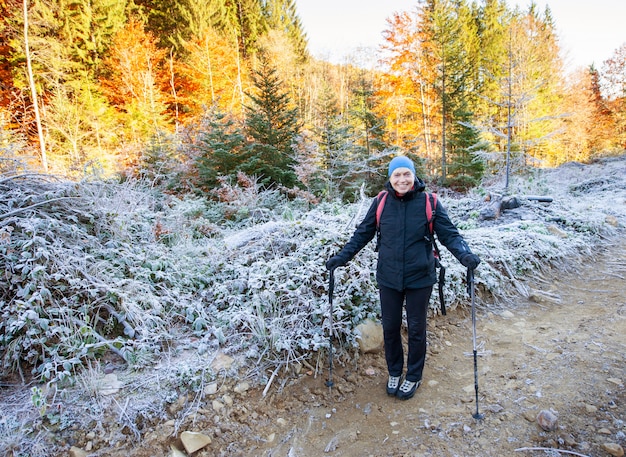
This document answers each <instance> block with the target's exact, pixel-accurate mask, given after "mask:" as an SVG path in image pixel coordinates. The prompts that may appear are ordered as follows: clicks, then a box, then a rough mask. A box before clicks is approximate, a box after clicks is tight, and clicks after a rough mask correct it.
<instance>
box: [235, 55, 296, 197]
mask: <svg viewBox="0 0 626 457" xmlns="http://www.w3.org/2000/svg"><path fill="white" fill-rule="evenodd" d="M252 81H253V83H254V87H255V89H256V91H255V93H251V94H248V95H249V97H250V100H251V101H252V104H251V105H249V106H246V114H247V116H246V132H247V134H248V135H249V136H250V137H251V142H250V144H249V145H248V146H247V151H246V154H245V157H246V161H245V163H244V164H243V165H242V171H244V172H245V173H247V174H248V175H256V176H257V177H258V178H259V182H260V183H261V184H264V185H267V186H269V185H273V184H282V185H284V186H286V187H293V186H294V185H296V183H297V178H296V174H295V172H294V165H295V156H294V151H293V147H292V146H293V144H294V142H295V136H296V135H297V134H298V132H299V130H300V123H299V121H298V113H297V110H296V109H295V108H293V107H292V104H291V100H290V99H289V96H288V95H287V93H286V91H285V90H284V89H283V87H282V83H281V81H280V80H279V78H278V77H277V76H276V69H275V68H274V67H272V66H271V64H270V62H269V61H268V60H267V58H266V56H265V54H264V53H262V52H261V53H260V54H259V66H258V68H257V69H256V70H255V71H254V72H253V74H252Z"/></svg>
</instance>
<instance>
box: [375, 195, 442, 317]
mask: <svg viewBox="0 0 626 457" xmlns="http://www.w3.org/2000/svg"><path fill="white" fill-rule="evenodd" d="M388 194H389V192H388V191H386V190H383V191H381V192H380V193H379V194H378V196H377V197H376V200H377V201H378V203H377V206H376V251H378V247H379V245H380V217H381V215H382V214H383V209H385V201H386V200H387V195H388ZM424 195H425V196H426V221H427V223H428V232H429V233H430V241H432V243H433V254H434V256H435V267H436V268H439V280H438V281H437V282H438V283H439V302H440V303H441V314H443V315H444V316H445V315H446V304H445V301H444V297H443V285H444V283H445V277H446V268H445V267H444V266H443V265H442V264H441V262H440V261H439V259H440V256H439V246H437V243H436V241H435V229H434V224H435V216H436V214H437V194H429V193H428V192H424Z"/></svg>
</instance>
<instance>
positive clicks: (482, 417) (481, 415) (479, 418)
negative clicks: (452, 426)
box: [472, 412, 485, 420]
mask: <svg viewBox="0 0 626 457" xmlns="http://www.w3.org/2000/svg"><path fill="white" fill-rule="evenodd" d="M472 417H473V418H474V419H476V420H481V419H484V417H485V415H484V414H481V413H479V412H476V413H474V414H472Z"/></svg>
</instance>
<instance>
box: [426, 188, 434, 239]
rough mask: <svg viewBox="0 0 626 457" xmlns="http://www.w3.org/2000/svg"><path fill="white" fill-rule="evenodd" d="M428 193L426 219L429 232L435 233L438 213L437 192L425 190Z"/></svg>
mask: <svg viewBox="0 0 626 457" xmlns="http://www.w3.org/2000/svg"><path fill="white" fill-rule="evenodd" d="M424 194H425V195H426V220H427V221H428V232H429V233H430V234H431V236H432V235H433V233H435V227H434V224H435V215H436V214H437V194H429V193H428V192H424Z"/></svg>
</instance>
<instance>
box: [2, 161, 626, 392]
mask: <svg viewBox="0 0 626 457" xmlns="http://www.w3.org/2000/svg"><path fill="white" fill-rule="evenodd" d="M620 166H621V167H622V168H621V170H623V161H622V162H616V163H615V164H612V163H607V166H606V167H605V169H604V170H603V172H602V173H601V174H602V176H603V178H602V180H598V179H597V178H598V177H599V176H597V175H594V174H593V173H595V172H591V171H590V170H589V169H586V168H584V169H582V170H580V169H578V167H571V168H567V169H565V170H561V171H560V173H558V172H557V171H548V170H544V171H542V172H541V173H539V174H538V175H540V176H539V178H538V179H534V180H533V181H532V182H530V181H529V180H528V179H525V180H522V181H518V180H517V179H515V180H513V181H512V185H511V189H512V191H514V192H516V193H517V194H518V195H519V196H520V199H521V200H522V206H521V207H520V208H518V209H515V210H507V211H505V212H504V213H503V214H502V215H501V217H500V219H498V220H496V221H482V220H480V219H479V217H478V215H479V214H480V209H481V206H482V205H483V204H484V203H483V196H482V195H477V194H473V193H470V194H468V195H467V196H465V197H462V198H461V197H459V196H454V197H452V196H449V195H446V194H444V193H442V194H441V195H440V198H441V201H442V203H443V204H444V205H445V206H446V208H447V210H448V213H449V215H450V217H451V219H452V220H453V222H455V223H457V225H458V226H459V228H460V230H461V232H462V234H463V235H464V236H465V238H466V239H467V241H468V243H469V244H470V246H471V248H472V250H473V251H475V252H476V253H477V254H478V255H479V256H480V257H481V259H482V260H483V262H482V263H481V265H480V266H479V268H478V269H477V270H476V281H477V286H478V289H477V290H478V298H479V302H480V303H482V304H484V305H486V306H487V305H491V304H493V303H495V302H497V301H498V300H500V299H504V298H507V297H510V296H512V295H514V294H519V293H526V285H525V284H524V282H525V281H526V280H527V279H529V278H533V277H536V276H538V275H542V274H543V273H544V272H545V271H547V270H548V269H549V268H550V267H551V266H553V265H555V264H559V265H566V264H567V262H568V260H570V259H571V258H574V257H577V256H581V255H591V254H592V252H593V250H594V247H595V246H596V245H597V244H598V243H600V242H602V241H603V237H606V236H607V235H610V234H611V233H613V232H614V231H615V228H614V227H613V226H612V225H609V224H607V222H606V218H607V217H608V216H611V217H614V218H616V220H618V221H622V220H623V219H624V217H625V215H624V211H623V205H621V206H620V205H613V204H612V203H611V202H612V201H614V199H616V198H621V199H622V201H623V200H624V199H626V191H625V190H624V186H621V187H620V186H619V179H620V178H622V180H623V173H622V175H620V173H619V170H620ZM591 170H595V168H592V169H591ZM563 175H565V176H566V178H564V177H563ZM581 175H582V176H584V179H580V176H581ZM572 183H579V184H578V185H577V186H573V185H572ZM534 185H536V186H539V187H533V186H534ZM233 192H234V194H233V195H235V196H237V195H239V196H238V197H236V198H234V199H231V200H229V201H215V200H213V199H208V198H207V199H204V198H202V197H198V196H178V197H174V196H171V195H170V196H168V195H160V194H157V193H155V192H153V191H152V190H151V189H150V188H148V187H146V188H144V187H142V186H141V185H140V183H132V182H125V183H123V184H116V183H103V182H90V183H87V182H82V183H69V182H63V181H56V180H53V179H51V178H48V179H41V178H32V177H31V178H29V177H26V176H23V177H19V176H16V177H13V178H4V179H0V281H2V286H3V287H2V288H1V290H0V313H1V315H0V357H1V361H2V371H1V373H2V376H6V375H8V374H10V373H18V372H19V373H24V370H26V369H30V370H31V371H32V373H33V374H34V375H35V376H36V377H38V378H41V379H46V380H53V379H61V378H68V377H69V376H70V375H73V374H74V373H76V371H77V370H78V369H79V368H80V367H82V366H83V365H84V363H85V361H87V360H89V359H93V358H98V357H100V356H101V355H102V354H104V353H105V352H109V353H110V352H113V353H115V354H117V355H118V356H119V357H121V358H123V359H124V360H125V361H126V362H127V363H128V364H129V365H130V366H131V367H134V368H140V367H142V366H144V365H147V364H150V363H153V362H155V361H156V360H157V359H158V358H159V357H160V356H161V353H162V352H163V351H164V350H167V349H168V348H170V347H171V346H175V345H176V344H179V343H180V341H181V340H184V341H187V342H189V341H191V340H192V339H193V340H194V341H196V342H197V343H196V344H197V350H198V352H200V351H201V350H202V351H205V350H206V348H212V349H216V348H218V347H219V348H221V349H222V350H223V351H224V352H228V353H238V354H242V355H244V356H247V357H249V358H250V359H251V361H252V362H253V364H252V365H253V366H254V367H256V366H262V367H267V368H269V369H271V370H276V369H278V368H287V367H289V365H290V364H292V363H294V362H303V361H305V360H307V359H311V358H313V357H316V355H319V354H320V353H322V352H323V351H327V350H328V347H329V335H330V332H332V335H333V341H334V342H335V350H339V351H340V352H341V351H342V350H351V349H352V348H353V347H355V346H356V344H357V341H356V335H355V332H354V327H355V326H356V325H357V324H359V323H360V322H361V321H363V320H364V319H367V318H377V317H378V316H379V312H380V310H379V304H378V291H377V288H376V284H375V273H374V272H375V266H376V253H375V252H374V250H373V248H374V246H373V243H370V244H369V245H368V246H366V247H365V248H364V249H363V251H362V252H360V253H359V254H358V255H357V256H356V257H355V258H354V259H353V260H352V261H351V262H350V263H349V264H348V265H346V266H345V267H343V268H339V269H337V270H336V274H335V281H336V284H335V295H334V301H333V319H332V329H331V328H330V323H331V319H329V312H330V309H329V300H328V286H329V284H328V281H329V278H328V272H327V271H326V269H325V267H324V264H325V262H326V260H327V259H328V258H329V257H330V256H331V255H333V254H334V253H336V252H337V250H338V249H340V248H341V247H342V246H343V245H344V244H345V243H346V241H347V240H348V239H349V237H350V236H351V234H352V232H353V231H354V229H355V227H356V225H357V224H358V223H359V221H360V219H361V218H362V217H363V216H364V214H365V211H366V210H367V208H368V206H369V204H370V202H371V198H373V196H372V197H365V198H363V200H362V201H360V202H357V203H355V204H349V205H344V204H341V203H339V202H325V203H321V204H318V205H316V206H314V207H311V206H310V202H309V201H306V200H295V201H294V200H288V199H286V198H285V197H284V196H283V195H281V194H280V193H277V192H260V191H259V190H258V189H256V188H254V187H253V186H251V187H248V188H246V189H244V190H241V189H239V190H238V189H233ZM481 192H482V193H483V194H484V193H485V192H492V190H491V189H482V190H481ZM547 192H549V194H550V195H551V196H552V197H554V199H553V202H552V203H550V204H549V205H546V204H540V203H537V202H536V201H532V200H528V199H525V198H524V196H525V195H530V194H539V193H541V194H543V193H547ZM247 193H249V194H247ZM232 210H236V212H237V214H239V216H237V217H229V216H228V215H227V214H228V212H229V211H232ZM442 262H443V264H444V265H445V266H446V269H447V275H446V286H445V289H444V293H445V299H446V304H447V306H448V308H449V309H450V310H453V309H454V308H455V307H457V306H464V305H466V304H467V303H468V296H467V291H466V286H465V274H466V271H465V269H464V268H463V267H462V266H461V265H460V263H459V262H458V261H456V259H454V258H453V257H452V256H451V255H450V253H448V252H447V251H446V250H445V248H442ZM430 308H431V312H432V313H438V312H439V311H438V310H439V299H438V296H437V294H436V293H434V294H433V297H432V300H431V303H430ZM202 348H204V349H202ZM260 371H264V370H260ZM187 375H189V376H191V378H193V379H205V378H204V377H198V376H199V374H198V373H190V374H189V373H187V374H185V376H187ZM191 378H190V379H191Z"/></svg>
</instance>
